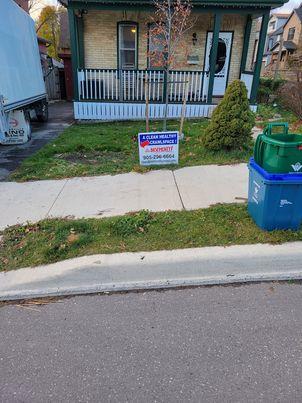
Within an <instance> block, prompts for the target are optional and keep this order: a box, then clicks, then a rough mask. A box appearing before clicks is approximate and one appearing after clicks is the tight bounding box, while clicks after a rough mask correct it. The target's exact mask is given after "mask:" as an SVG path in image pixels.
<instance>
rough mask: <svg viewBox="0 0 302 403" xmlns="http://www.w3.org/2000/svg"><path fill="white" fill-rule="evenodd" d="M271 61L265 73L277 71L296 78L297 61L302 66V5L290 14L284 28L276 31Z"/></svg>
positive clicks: (283, 76) (282, 75)
mask: <svg viewBox="0 0 302 403" xmlns="http://www.w3.org/2000/svg"><path fill="white" fill-rule="evenodd" d="M270 54H271V57H270V63H269V64H268V66H267V68H266V70H265V75H267V76H270V75H273V74H275V73H276V70H277V73H278V74H279V75H280V76H281V77H282V78H285V79H288V80H296V78H297V77H296V71H295V62H299V60H300V59H301V64H300V66H301V67H302V5H301V6H300V7H299V8H296V9H294V10H293V11H292V13H291V14H290V15H289V17H288V19H287V20H286V22H285V24H284V25H283V27H282V29H279V30H278V32H276V33H275V40H274V43H273V45H272V46H271V48H270Z"/></svg>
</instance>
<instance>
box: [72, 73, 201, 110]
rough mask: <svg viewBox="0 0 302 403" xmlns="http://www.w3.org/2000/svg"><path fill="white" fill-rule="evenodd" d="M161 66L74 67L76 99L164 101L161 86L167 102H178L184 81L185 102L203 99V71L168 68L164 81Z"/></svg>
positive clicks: (182, 92) (182, 96)
mask: <svg viewBox="0 0 302 403" xmlns="http://www.w3.org/2000/svg"><path fill="white" fill-rule="evenodd" d="M164 77H165V73H164V71H163V70H116V69H80V70H78V91H79V99H80V100H83V101H93V100H97V101H111V102H112V101H116V102H142V101H143V102H144V101H145V100H146V84H145V83H146V81H147V83H148V87H147V91H148V93H149V101H150V102H164V97H165V86H166V85H167V91H168V93H169V101H170V102H176V103H177V102H182V101H183V99H184V97H185V92H186V85H188V94H187V101H188V102H205V101H206V100H207V97H206V95H207V89H208V85H207V83H208V76H207V74H206V73H205V72H203V71H171V72H169V75H168V80H167V83H165V79H164Z"/></svg>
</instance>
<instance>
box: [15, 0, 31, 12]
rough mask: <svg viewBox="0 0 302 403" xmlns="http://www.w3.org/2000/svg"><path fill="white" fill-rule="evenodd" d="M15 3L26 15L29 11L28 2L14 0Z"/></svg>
mask: <svg viewBox="0 0 302 403" xmlns="http://www.w3.org/2000/svg"><path fill="white" fill-rule="evenodd" d="M15 2H16V3H17V4H18V5H19V6H20V7H21V8H23V10H24V11H26V12H27V13H28V12H29V9H28V0H15Z"/></svg>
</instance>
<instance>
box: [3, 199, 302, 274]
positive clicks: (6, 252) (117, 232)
mask: <svg viewBox="0 0 302 403" xmlns="http://www.w3.org/2000/svg"><path fill="white" fill-rule="evenodd" d="M301 240H302V229H300V230H299V231H297V232H293V231H273V232H265V231H262V230H260V229H259V228H258V227H257V226H256V225H255V224H254V223H253V222H252V220H251V218H250V217H249V215H248V213H247V209H246V205H245V204H241V205H239V204H221V205H215V206H212V207H210V208H207V209H200V210H194V211H168V212H163V213H150V212H148V211H140V212H138V213H133V214H128V215H125V216H120V217H113V218H102V219H81V220H71V219H52V220H44V221H40V222H39V223H37V224H28V225H24V226H14V227H10V228H8V229H6V230H5V231H3V232H2V240H1V244H0V270H2V271H3V270H11V269H17V268H20V267H27V266H37V265H40V264H47V263H53V262H56V261H60V260H64V259H68V258H73V257H79V256H84V255H91V254H98V253H107V254H109V253H120V252H137V251H155V250H164V249H166V250H169V249H179V248H193V247H204V246H229V245H233V244H237V245H242V244H254V243H283V242H289V241H301Z"/></svg>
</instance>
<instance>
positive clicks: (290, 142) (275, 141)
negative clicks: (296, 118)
mask: <svg viewBox="0 0 302 403" xmlns="http://www.w3.org/2000/svg"><path fill="white" fill-rule="evenodd" d="M277 129H279V130H278V132H276V130H277ZM280 129H281V130H280ZM254 159H255V161H256V162H257V164H258V165H260V166H261V167H262V168H263V169H265V170H266V171H267V172H270V173H298V172H300V173H301V172H302V134H293V133H288V123H270V124H269V125H268V126H267V127H266V128H265V129H264V131H263V133H262V134H260V135H259V136H258V137H257V140H256V143H255V148H254Z"/></svg>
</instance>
